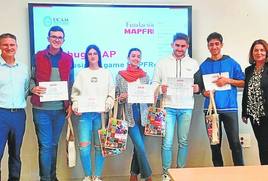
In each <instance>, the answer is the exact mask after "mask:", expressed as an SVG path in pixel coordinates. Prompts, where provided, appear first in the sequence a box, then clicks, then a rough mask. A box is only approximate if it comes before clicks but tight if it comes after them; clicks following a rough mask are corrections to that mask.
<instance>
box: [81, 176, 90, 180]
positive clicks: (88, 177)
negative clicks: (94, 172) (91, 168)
mask: <svg viewBox="0 0 268 181" xmlns="http://www.w3.org/2000/svg"><path fill="white" fill-rule="evenodd" d="M82 181H92V179H91V177H90V176H87V177H85V178H84V179H83V180H82Z"/></svg>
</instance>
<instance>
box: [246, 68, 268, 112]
mask: <svg viewBox="0 0 268 181" xmlns="http://www.w3.org/2000/svg"><path fill="white" fill-rule="evenodd" d="M254 68H255V64H253V65H251V66H249V67H247V68H246V69H245V87H244V91H243V97H242V116H243V117H248V115H247V101H248V96H247V95H248V83H249V80H250V78H251V77H252V75H253V72H254ZM261 89H262V90H263V96H264V111H265V115H266V116H268V63H266V64H265V65H264V71H263V73H262V78H261Z"/></svg>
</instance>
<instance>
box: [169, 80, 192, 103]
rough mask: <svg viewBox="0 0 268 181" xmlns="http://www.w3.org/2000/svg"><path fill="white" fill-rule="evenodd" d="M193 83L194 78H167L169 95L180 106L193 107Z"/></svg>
mask: <svg viewBox="0 0 268 181" xmlns="http://www.w3.org/2000/svg"><path fill="white" fill-rule="evenodd" d="M193 84H194V79H193V78H173V77H172V78H171V77H170V78H167V86H168V87H167V96H171V97H172V99H171V100H172V101H173V103H174V104H176V105H178V106H179V107H184V108H188V107H192V104H193Z"/></svg>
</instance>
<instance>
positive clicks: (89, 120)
mask: <svg viewBox="0 0 268 181" xmlns="http://www.w3.org/2000/svg"><path fill="white" fill-rule="evenodd" d="M99 129H101V114H100V113H93V112H91V113H82V115H81V117H80V119H79V125H78V133H79V144H80V147H79V149H80V158H81V162H82V166H83V169H84V172H85V175H86V176H92V168H91V140H92V134H93V143H94V147H95V172H94V173H95V176H101V175H102V171H103V167H104V157H103V156H102V154H101V147H100V140H99V136H98V130H99Z"/></svg>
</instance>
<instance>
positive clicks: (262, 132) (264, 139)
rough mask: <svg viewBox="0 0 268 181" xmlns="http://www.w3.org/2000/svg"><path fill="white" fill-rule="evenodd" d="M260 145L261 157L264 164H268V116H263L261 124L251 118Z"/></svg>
mask: <svg viewBox="0 0 268 181" xmlns="http://www.w3.org/2000/svg"><path fill="white" fill-rule="evenodd" d="M250 122H251V125H252V128H253V131H254V134H255V137H256V139H257V142H258V147H259V157H260V162H261V164H262V165H268V118H267V117H262V118H261V119H260V125H258V124H256V123H254V122H253V120H252V119H250Z"/></svg>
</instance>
